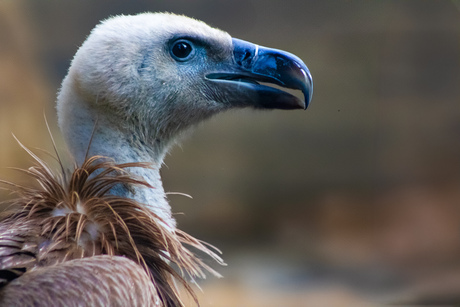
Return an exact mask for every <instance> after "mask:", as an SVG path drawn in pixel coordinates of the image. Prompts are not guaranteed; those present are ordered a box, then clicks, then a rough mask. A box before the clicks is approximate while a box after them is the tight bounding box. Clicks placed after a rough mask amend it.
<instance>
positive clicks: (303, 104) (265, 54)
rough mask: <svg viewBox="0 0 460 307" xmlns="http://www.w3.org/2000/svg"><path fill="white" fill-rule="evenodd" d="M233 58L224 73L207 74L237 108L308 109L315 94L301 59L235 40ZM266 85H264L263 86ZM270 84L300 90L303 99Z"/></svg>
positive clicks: (308, 73) (280, 51) (224, 67)
mask: <svg viewBox="0 0 460 307" xmlns="http://www.w3.org/2000/svg"><path fill="white" fill-rule="evenodd" d="M232 41H233V59H232V63H231V64H227V65H224V66H223V67H222V68H221V70H220V71H217V72H213V73H210V74H208V75H206V78H207V80H210V81H213V82H216V83H218V85H219V88H220V89H221V90H224V91H225V93H226V95H227V97H228V95H229V96H230V97H229V98H228V100H229V101H230V103H232V105H236V106H254V107H256V108H266V109H285V110H291V109H306V108H307V107H308V105H309V103H310V101H311V98H312V95H313V80H312V77H311V74H310V71H309V70H308V68H307V66H306V65H305V63H304V62H302V60H301V59H299V58H298V57H297V56H295V55H293V54H291V53H289V52H286V51H282V50H277V49H270V48H266V47H262V46H258V45H256V44H253V43H250V42H246V41H243V40H240V39H236V38H233V39H232ZM260 82H262V83H263V84H261V83H260ZM270 84H274V85H278V86H280V87H283V88H289V89H294V90H300V91H302V93H303V98H304V99H303V100H302V99H301V98H298V97H296V96H294V95H292V94H290V93H288V92H286V91H283V90H281V89H279V88H276V87H271V86H270Z"/></svg>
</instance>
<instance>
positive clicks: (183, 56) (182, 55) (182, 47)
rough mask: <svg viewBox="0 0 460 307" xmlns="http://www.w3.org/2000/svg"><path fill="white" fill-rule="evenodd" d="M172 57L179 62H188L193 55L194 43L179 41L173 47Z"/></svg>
mask: <svg viewBox="0 0 460 307" xmlns="http://www.w3.org/2000/svg"><path fill="white" fill-rule="evenodd" d="M171 55H172V57H173V58H174V59H175V60H177V61H186V60H188V59H190V57H191V56H192V55H193V47H192V43H191V42H189V41H187V40H183V39H181V40H178V41H175V42H174V43H173V45H172V46H171Z"/></svg>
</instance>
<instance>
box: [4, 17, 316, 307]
mask: <svg viewBox="0 0 460 307" xmlns="http://www.w3.org/2000/svg"><path fill="white" fill-rule="evenodd" d="M312 88H313V84H312V78H311V75H310V72H309V70H308V68H307V67H306V65H305V64H304V62H302V60H301V59H299V58H298V57H297V56H295V55H293V54H291V53H288V52H285V51H281V50H276V49H270V48H266V47H262V46H258V45H256V44H253V43H250V42H246V41H243V40H240V39H236V38H232V37H231V36H230V35H229V34H227V33H226V32H223V31H221V30H218V29H215V28H212V27H210V26H208V25H206V24H205V23H203V22H201V21H198V20H195V19H191V18H188V17H185V16H179V15H174V14H170V13H143V14H138V15H132V16H127V15H121V16H115V17H111V18H109V19H107V20H104V21H102V22H101V23H100V24H99V25H97V26H96V27H95V28H94V29H93V30H92V31H91V33H90V35H89V36H88V37H87V39H86V40H85V42H84V43H83V44H82V46H81V47H80V48H79V49H78V51H77V53H76V54H75V57H74V58H73V60H72V62H71V66H70V68H69V70H68V74H67V76H66V77H65V78H64V80H63V82H62V86H61V89H60V91H59V93H58V97H57V115H58V124H59V128H60V130H61V132H62V135H63V137H64V139H65V141H66V145H67V147H68V151H69V152H70V153H71V155H72V158H73V160H74V161H75V163H74V165H70V166H65V165H63V164H64V163H63V162H61V159H60V157H59V154H57V152H56V154H57V157H56V159H57V160H58V161H59V164H60V167H57V169H58V170H56V167H54V168H53V167H51V166H50V164H48V163H47V162H45V161H44V160H43V159H41V158H40V157H38V156H37V155H35V153H34V152H32V151H30V150H29V149H28V148H27V147H25V146H23V145H22V144H20V145H21V146H22V147H23V148H24V149H25V150H26V151H27V152H28V153H29V154H30V155H32V157H33V158H34V159H35V162H34V163H35V164H34V166H32V167H30V168H29V169H25V170H22V172H24V173H25V174H26V175H27V176H30V177H31V178H33V179H34V180H35V181H36V183H37V184H31V185H30V186H29V185H20V184H15V183H11V182H6V181H5V182H3V183H4V184H7V185H8V187H9V188H10V189H11V190H12V192H13V193H14V194H15V195H16V197H15V198H14V199H13V200H11V201H10V203H9V206H8V208H9V209H8V210H7V211H6V212H5V213H4V216H3V218H2V220H1V222H0V305H1V306H184V305H185V303H184V300H183V299H181V295H180V292H181V291H182V290H180V289H183V287H185V289H186V290H188V292H190V294H191V295H192V297H193V298H194V299H195V302H196V303H197V304H198V301H197V299H196V296H195V295H194V294H193V290H192V287H191V284H193V283H194V280H195V279H196V278H204V277H205V274H206V273H211V274H214V275H218V273H217V272H215V271H214V269H212V268H211V267H210V266H208V265H207V264H206V263H205V262H204V261H203V260H202V259H201V257H198V256H196V255H195V253H194V252H193V251H195V252H196V251H199V253H200V254H203V253H204V254H203V255H206V254H207V255H208V256H210V257H211V259H214V260H216V261H217V262H218V263H221V264H223V261H222V259H221V258H220V256H219V254H220V252H219V251H218V250H217V249H216V248H214V247H212V246H211V245H208V244H206V243H205V242H202V241H200V240H197V239H195V238H194V237H192V236H190V235H189V234H187V233H185V232H183V231H180V230H179V229H177V227H176V223H175V220H174V218H173V216H172V214H171V207H170V205H169V203H168V200H167V197H166V196H167V195H166V193H165V191H164V189H163V186H162V182H161V178H160V167H161V165H162V162H163V159H164V157H165V154H166V153H167V152H168V150H169V149H170V148H171V147H172V146H173V145H174V144H175V143H177V142H178V140H180V139H181V135H183V134H184V133H183V132H184V131H186V130H187V129H189V128H190V127H193V126H195V125H196V124H198V123H200V122H202V121H203V120H205V119H207V118H209V117H210V116H212V115H214V114H217V113H220V112H223V111H225V110H229V109H232V108H244V107H252V108H256V109H285V110H290V109H306V108H307V106H308V104H309V102H310V101H311V97H312ZM286 89H293V90H297V91H299V93H300V92H302V93H303V95H301V97H300V98H299V97H297V96H300V95H297V96H296V95H293V94H292V93H289V91H288V90H286ZM59 164H57V165H59ZM181 284H182V286H180V285H181Z"/></svg>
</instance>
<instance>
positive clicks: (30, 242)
mask: <svg viewBox="0 0 460 307" xmlns="http://www.w3.org/2000/svg"><path fill="white" fill-rule="evenodd" d="M23 147H24V146H23ZM24 148H25V147H24ZM25 149H26V151H28V152H29V154H31V156H32V157H33V158H34V159H35V161H36V165H35V166H33V167H31V168H29V169H28V170H22V171H23V172H24V173H26V174H27V175H29V176H30V177H32V178H34V179H35V180H36V181H37V182H38V187H29V186H21V185H18V184H14V183H9V182H4V183H6V184H8V185H9V186H10V189H11V190H12V191H13V192H14V193H16V194H17V196H18V197H17V198H16V199H15V200H13V201H11V207H10V208H11V209H10V210H12V212H11V213H10V214H9V216H7V217H6V218H5V219H4V220H3V221H2V223H1V224H0V283H3V285H7V286H4V287H3V289H2V290H1V291H0V294H1V295H4V294H5V293H6V292H7V291H8V288H9V284H8V283H9V282H10V281H11V280H14V279H16V278H18V277H19V276H21V275H23V276H22V277H19V278H18V279H19V280H21V279H23V278H25V276H26V275H28V274H31V273H32V272H34V271H38V270H43V267H45V266H53V267H54V266H56V265H57V266H60V265H61V263H62V262H65V261H69V262H68V263H69V264H68V265H70V263H72V261H75V260H74V259H79V258H85V259H88V260H87V261H91V259H93V258H89V257H94V256H96V255H109V256H124V257H126V258H128V259H130V260H132V261H134V262H135V263H136V264H137V265H139V266H140V267H141V268H142V269H143V270H144V271H145V273H146V274H147V276H148V277H149V279H150V280H151V282H152V284H153V285H154V287H155V289H156V292H157V295H158V297H159V299H160V301H161V302H162V305H163V306H183V303H182V301H181V300H180V297H179V293H178V290H177V288H176V286H175V283H174V279H178V280H179V281H181V282H182V284H183V285H184V286H185V288H186V289H187V290H188V292H189V293H190V294H191V295H192V297H193V298H194V299H195V301H196V302H197V298H196V296H195V294H194V293H193V290H192V288H191V286H190V285H189V284H188V283H187V281H186V278H191V279H192V280H194V279H195V278H196V277H200V278H203V277H205V272H206V271H207V272H210V273H212V274H214V275H216V276H219V274H218V273H217V272H216V271H214V270H213V269H212V268H210V267H209V266H207V265H206V264H205V263H204V262H203V261H202V260H201V259H199V258H197V257H196V256H195V255H194V254H193V253H192V252H191V251H190V250H189V249H188V248H187V247H186V245H189V246H192V247H193V248H196V249H197V250H199V251H201V252H204V253H206V254H207V255H209V256H210V257H211V258H213V259H214V260H216V261H217V262H218V263H220V264H223V261H222V259H221V258H220V257H219V256H218V255H217V254H216V252H219V251H218V250H216V249H215V248H213V247H212V246H209V245H207V244H205V243H203V242H202V241H200V240H197V239H195V238H193V237H192V236H190V235H188V234H187V233H185V232H183V231H180V230H175V231H174V232H171V231H169V230H167V229H166V228H165V227H164V226H162V221H161V220H160V218H159V217H158V216H157V215H156V214H155V213H153V212H151V211H150V210H148V209H147V207H146V206H144V205H143V204H140V203H138V202H136V201H134V200H132V199H129V198H124V197H118V196H114V195H110V194H109V192H110V191H111V189H112V188H114V187H115V186H116V185H120V184H122V185H124V186H126V187H127V188H132V187H133V186H136V185H141V186H145V187H147V188H154V187H151V186H149V185H148V184H147V183H146V182H145V181H144V180H143V179H142V178H136V177H134V176H132V175H131V174H130V173H129V170H128V169H129V168H133V167H143V168H148V167H150V164H148V163H140V162H136V163H126V164H116V163H114V162H113V161H112V160H110V159H109V158H106V157H101V156H95V157H90V158H88V159H87V160H86V161H85V162H84V163H83V165H82V166H81V167H77V166H76V167H75V169H74V170H73V171H72V172H70V173H66V172H64V171H62V172H61V173H57V172H54V171H53V170H52V168H51V167H49V166H48V165H47V164H46V163H45V162H44V161H43V160H41V159H40V158H39V157H38V156H36V155H35V154H34V153H32V152H31V151H30V150H28V149H27V148H25ZM58 161H59V163H60V164H61V169H62V170H64V168H63V167H62V163H61V162H60V159H59V158H58ZM66 178H68V179H67V180H66ZM170 263H171V264H174V265H175V266H177V267H178V269H179V271H180V273H181V274H179V273H177V272H176V271H175V270H174V269H173V268H172V266H171V264H170ZM10 283H11V282H10ZM2 293H3V294H2ZM0 297H1V296H0ZM197 303H198V302H197Z"/></svg>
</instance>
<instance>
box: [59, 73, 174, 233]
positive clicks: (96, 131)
mask: <svg viewBox="0 0 460 307" xmlns="http://www.w3.org/2000/svg"><path fill="white" fill-rule="evenodd" d="M96 99H97V98H96ZM57 109H58V118H59V126H60V129H61V131H62V133H63V135H64V138H65V140H66V143H67V145H68V148H69V150H70V152H71V154H72V155H73V157H74V158H75V160H76V162H77V163H78V165H82V163H83V162H84V160H85V158H86V157H91V156H95V155H101V156H106V157H108V158H111V159H113V160H114V161H115V163H131V162H149V163H151V168H130V170H129V171H130V172H131V173H132V174H133V175H134V176H138V177H141V178H142V179H143V180H145V181H146V182H147V183H148V184H149V185H150V186H152V188H147V187H143V186H140V187H138V186H136V187H128V188H126V187H122V186H119V187H117V188H115V189H114V190H113V191H112V193H113V194H115V195H117V196H124V197H129V198H132V199H134V200H136V201H138V202H139V203H141V204H145V205H146V206H147V207H148V208H149V209H150V210H151V211H152V212H153V213H155V214H156V215H157V216H159V217H160V218H161V220H162V221H163V222H164V224H165V226H166V227H167V229H169V230H171V231H172V230H174V229H175V225H176V224H175V220H174V219H173V217H172V215H171V208H170V206H169V203H168V201H167V199H166V195H165V192H164V189H163V185H162V181H161V177H160V167H161V165H162V163H163V158H164V156H165V154H166V152H167V150H168V147H169V145H168V142H164V141H160V140H159V139H155V138H154V139H153V140H152V141H148V142H147V141H146V137H145V135H143V133H142V131H141V129H136V127H134V125H129V124H126V123H124V122H122V121H120V119H119V118H116V117H114V116H113V114H112V113H110V112H106V110H104V108H103V107H101V108H99V105H98V104H97V102H96V103H93V102H91V101H88V100H87V99H85V98H83V95H81V93H79V91H78V87H77V86H76V84H75V83H74V82H73V81H72V79H71V78H70V77H68V78H66V80H65V81H64V83H63V86H62V89H61V92H60V93H59V97H58V105H57Z"/></svg>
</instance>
